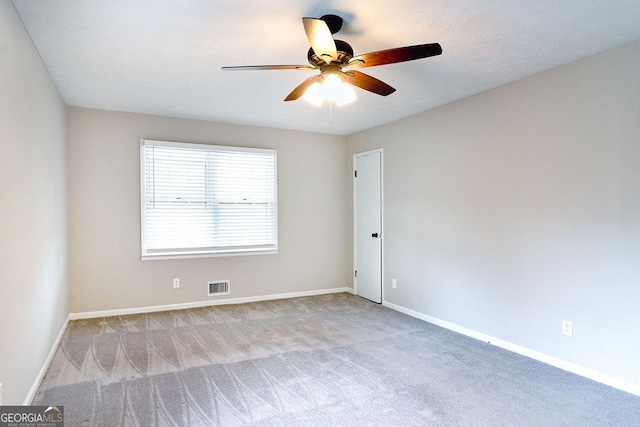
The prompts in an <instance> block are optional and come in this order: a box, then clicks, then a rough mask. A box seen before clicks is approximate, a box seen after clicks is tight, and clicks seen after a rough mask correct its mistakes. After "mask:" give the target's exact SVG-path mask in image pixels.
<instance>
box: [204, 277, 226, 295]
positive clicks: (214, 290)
mask: <svg viewBox="0 0 640 427" xmlns="http://www.w3.org/2000/svg"><path fill="white" fill-rule="evenodd" d="M208 285H209V286H208V288H207V289H208V293H207V295H208V296H212V295H227V294H228V293H229V281H228V280H219V281H216V282H209V283H208Z"/></svg>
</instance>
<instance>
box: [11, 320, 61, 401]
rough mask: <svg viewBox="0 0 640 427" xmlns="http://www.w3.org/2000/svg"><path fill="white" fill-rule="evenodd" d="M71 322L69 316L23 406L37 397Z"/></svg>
mask: <svg viewBox="0 0 640 427" xmlns="http://www.w3.org/2000/svg"><path fill="white" fill-rule="evenodd" d="M70 320H71V319H70V316H67V319H66V320H65V321H64V323H63V324H62V328H61V329H60V332H59V333H58V336H57V337H56V340H55V341H54V342H53V345H52V346H51V350H49V354H48V355H47V358H46V359H45V360H44V363H43V364H42V368H40V372H38V376H37V377H36V380H35V381H34V382H33V385H32V386H31V388H30V389H29V393H27V397H26V398H25V399H24V402H23V403H22V405H23V406H29V405H31V402H32V401H33V398H34V397H35V395H36V392H37V391H38V387H40V383H41V382H42V379H43V378H44V374H46V373H47V369H49V365H50V364H51V361H53V356H55V354H56V350H58V346H59V345H60V341H62V337H63V336H64V332H65V331H66V330H67V326H68V325H69V321H70Z"/></svg>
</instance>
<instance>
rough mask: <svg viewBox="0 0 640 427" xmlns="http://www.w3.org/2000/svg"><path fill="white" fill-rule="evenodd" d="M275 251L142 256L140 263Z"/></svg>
mask: <svg viewBox="0 0 640 427" xmlns="http://www.w3.org/2000/svg"><path fill="white" fill-rule="evenodd" d="M277 254H278V250H277V249H268V250H257V251H238V252H233V251H229V252H203V253H166V254H152V255H142V256H141V257H140V260H141V261H157V260H163V259H189V258H217V257H229V256H251V255H277Z"/></svg>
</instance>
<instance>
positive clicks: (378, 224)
mask: <svg viewBox="0 0 640 427" xmlns="http://www.w3.org/2000/svg"><path fill="white" fill-rule="evenodd" d="M353 163H354V178H353V179H354V184H353V189H354V191H353V196H354V200H353V208H354V215H353V216H354V255H355V256H354V259H355V268H356V274H355V291H356V294H357V295H360V296H362V297H364V298H367V299H370V300H371V301H373V302H377V303H380V302H382V150H375V151H369V152H366V153H360V154H356V155H355V156H354V162H353Z"/></svg>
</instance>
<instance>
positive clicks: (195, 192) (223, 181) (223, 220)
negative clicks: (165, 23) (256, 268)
mask: <svg viewBox="0 0 640 427" xmlns="http://www.w3.org/2000/svg"><path fill="white" fill-rule="evenodd" d="M140 156H141V193H142V257H143V258H145V257H149V258H152V257H173V256H201V255H219V254H245V253H261V252H268V253H273V252H275V251H276V250H277V223H278V220H277V202H276V199H277V197H276V175H277V174H276V163H277V160H276V158H277V156H276V151H275V150H266V149H256V148H241V147H221V146H213V145H200V144H185V143H176V142H161V141H149V140H142V141H141V143H140Z"/></svg>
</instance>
